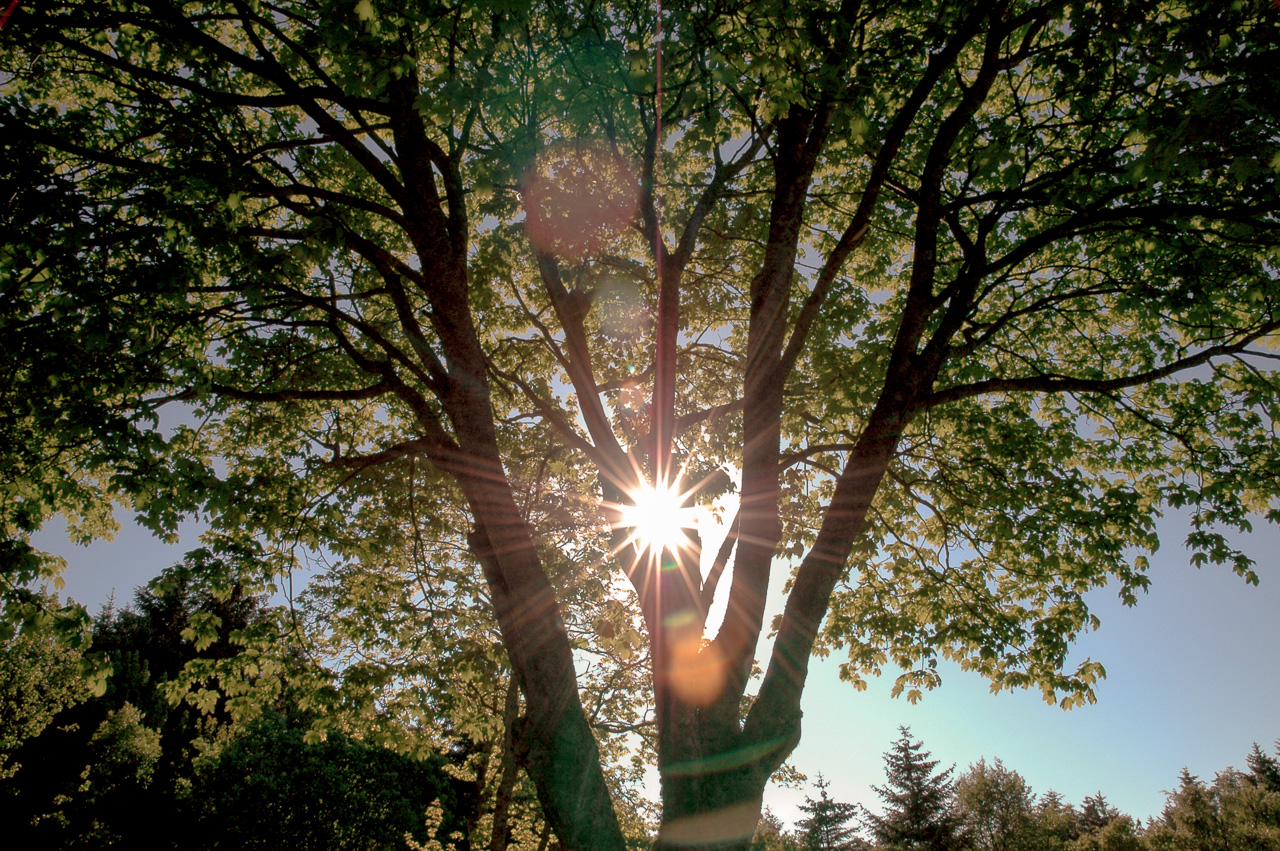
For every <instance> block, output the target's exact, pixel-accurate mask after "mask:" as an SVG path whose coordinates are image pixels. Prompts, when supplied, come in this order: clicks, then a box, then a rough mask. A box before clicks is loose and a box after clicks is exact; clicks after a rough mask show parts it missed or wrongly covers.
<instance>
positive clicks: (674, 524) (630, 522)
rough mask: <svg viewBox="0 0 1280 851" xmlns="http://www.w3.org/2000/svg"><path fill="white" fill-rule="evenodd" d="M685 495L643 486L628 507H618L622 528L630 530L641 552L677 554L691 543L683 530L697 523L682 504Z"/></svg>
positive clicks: (669, 487) (661, 488)
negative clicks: (619, 508)
mask: <svg viewBox="0 0 1280 851" xmlns="http://www.w3.org/2000/svg"><path fill="white" fill-rule="evenodd" d="M684 501H685V495H684V494H681V493H680V492H679V490H678V489H677V488H675V487H671V486H669V485H657V486H654V485H647V484H646V485H642V486H641V487H639V488H637V489H636V490H635V491H633V492H632V493H631V502H632V504H631V505H624V506H622V508H621V514H622V523H621V525H622V526H624V527H627V528H630V529H633V530H634V531H633V532H632V535H631V539H632V540H633V542H634V543H635V545H636V546H637V547H639V548H640V549H641V550H642V551H643V550H648V551H649V552H651V553H654V554H655V555H660V554H661V553H662V552H664V551H669V552H673V553H674V552H677V551H679V550H680V549H681V548H684V547H687V546H688V545H689V543H690V539H689V536H688V534H686V533H685V529H692V528H693V527H694V526H695V525H696V523H697V516H696V511H695V509H693V508H690V507H687V506H685V505H684Z"/></svg>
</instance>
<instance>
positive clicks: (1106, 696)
mask: <svg viewBox="0 0 1280 851" xmlns="http://www.w3.org/2000/svg"><path fill="white" fill-rule="evenodd" d="M1258 525H1259V529H1258V531H1256V532H1255V533H1254V534H1253V535H1252V536H1250V537H1249V538H1248V539H1247V541H1246V543H1245V547H1246V551H1248V552H1249V553H1250V554H1251V555H1252V556H1253V557H1254V558H1255V559H1257V561H1258V574H1259V576H1260V577H1261V585H1260V586H1259V587H1253V586H1247V585H1246V584H1245V583H1244V581H1243V580H1242V579H1240V578H1239V577H1237V576H1235V575H1234V574H1233V573H1231V572H1230V570H1228V569H1226V568H1221V567H1218V568H1213V567H1206V568H1204V569H1201V570H1197V569H1195V568H1194V567H1191V566H1190V564H1189V559H1188V554H1187V551H1186V550H1185V549H1184V548H1183V547H1182V545H1181V544H1182V540H1183V539H1184V538H1185V537H1186V532H1187V526H1186V522H1185V519H1184V518H1180V517H1178V516H1173V515H1171V516H1170V517H1168V518H1166V519H1165V520H1164V521H1163V522H1162V523H1161V527H1160V532H1161V539H1162V541H1163V542H1164V545H1163V546H1162V548H1161V549H1160V551H1159V552H1158V553H1157V554H1156V555H1155V557H1153V558H1152V587H1151V591H1150V593H1149V594H1147V595H1146V596H1145V597H1141V598H1140V599H1139V601H1138V605H1137V606H1136V607H1135V608H1132V609H1128V608H1125V607H1124V606H1123V605H1121V604H1120V603H1119V601H1118V600H1117V599H1116V595H1115V592H1114V591H1113V590H1112V589H1110V588H1107V589H1103V590H1102V591H1100V592H1096V593H1095V595H1094V598H1093V603H1094V605H1095V606H1096V609H1095V611H1096V612H1097V613H1098V615H1099V617H1100V618H1101V619H1102V629H1101V630H1099V631H1098V632H1096V633H1092V634H1089V635H1087V636H1085V637H1084V639H1083V640H1082V641H1081V642H1080V643H1079V644H1078V645H1077V650H1076V658H1083V657H1084V656H1090V657H1092V658H1093V659H1095V660H1098V661H1101V662H1102V663H1103V664H1104V665H1105V666H1106V669H1107V675H1108V676H1107V679H1106V680H1105V681H1103V682H1102V683H1101V685H1100V687H1099V688H1098V702H1097V703H1096V704H1094V705H1092V706H1086V707H1084V708H1082V709H1075V710H1072V711H1070V712H1064V711H1062V710H1061V709H1058V708H1057V707H1055V706H1048V705H1046V704H1045V703H1044V702H1043V701H1042V700H1041V699H1040V697H1039V695H1038V693H1030V692H1018V693H1009V692H1004V693H1002V694H1000V695H994V696H993V695H991V694H989V692H988V688H987V685H986V682H985V681H984V680H982V679H981V678H980V677H978V676H976V675H972V674H965V673H962V672H960V671H959V670H958V669H956V668H954V667H953V668H944V669H943V685H942V686H941V687H940V688H939V689H936V690H934V691H932V692H928V693H926V695H925V698H924V700H923V701H921V702H920V703H918V704H917V705H915V706H911V705H910V704H908V703H907V702H906V700H892V699H890V698H889V696H888V693H889V688H890V686H891V685H892V679H891V677H886V678H884V679H882V680H880V681H879V682H876V681H872V683H871V685H870V687H869V688H868V690H867V691H865V692H861V693H859V692H856V691H854V690H853V688H852V687H851V686H849V685H848V684H847V683H842V682H840V681H839V678H838V676H837V674H836V665H837V664H838V662H839V661H840V660H839V659H838V658H835V657H832V658H829V659H826V660H814V663H813V665H812V667H811V670H810V676H809V684H808V687H807V689H806V692H805V699H804V731H803V736H802V739H801V742H800V745H799V747H798V748H797V750H796V752H795V754H794V755H793V757H792V763H793V764H794V765H795V766H796V768H798V769H799V770H800V771H801V772H803V773H805V774H806V775H808V777H809V778H810V780H811V781H812V780H814V779H816V778H817V775H818V773H822V774H823V775H824V776H825V777H826V778H827V780H828V781H830V783H831V788H830V791H829V794H831V795H832V797H834V798H836V799H838V800H844V801H850V802H858V803H865V804H866V805H868V806H871V807H876V806H877V805H878V803H879V800H878V798H876V796H875V793H874V792H873V791H872V790H871V785H872V784H882V783H883V782H884V773H883V759H882V755H883V753H884V751H885V750H887V749H888V748H889V746H890V744H891V743H892V742H893V741H894V740H896V739H897V737H898V732H897V728H898V726H899V725H907V726H909V727H910V728H911V732H912V734H913V735H914V736H915V737H917V738H919V739H922V740H923V741H924V743H925V747H926V748H927V749H928V750H930V751H932V753H933V756H934V758H935V759H938V760H940V761H941V763H942V765H941V766H940V767H946V766H950V765H951V764H953V763H954V764H955V765H956V767H957V769H956V770H957V773H959V772H961V771H963V770H965V768H967V767H968V766H969V764H971V763H972V762H975V761H976V760H978V759H979V758H984V757H985V758H986V759H987V760H989V761H990V760H992V759H994V758H996V757H999V758H1001V759H1002V760H1003V761H1004V763H1005V765H1006V766H1008V767H1009V768H1012V769H1014V770H1016V771H1018V772H1020V773H1021V774H1022V775H1023V777H1025V778H1026V779H1027V781H1028V783H1030V785H1031V787H1032V789H1033V790H1034V791H1035V792H1037V793H1041V792H1045V791H1047V790H1049V789H1055V790H1057V791H1058V792H1061V793H1062V794H1063V795H1064V796H1065V797H1066V799H1067V800H1068V801H1071V802H1072V803H1076V804H1078V803H1079V802H1080V801H1081V800H1082V799H1083V798H1084V797H1085V796H1086V795H1091V794H1093V793H1094V792H1096V791H1099V790H1100V791H1102V792H1103V794H1104V795H1105V796H1106V798H1107V800H1108V801H1109V802H1110V803H1111V804H1112V805H1114V806H1116V807H1118V808H1119V809H1120V810H1121V811H1123V812H1127V813H1129V814H1131V815H1134V816H1136V817H1138V818H1139V819H1146V818H1147V817H1148V816H1153V815H1158V814H1159V812H1160V810H1161V808H1162V806H1163V804H1164V791H1163V790H1167V789H1171V788H1173V787H1174V786H1176V785H1177V779H1178V772H1179V771H1180V770H1181V768H1182V767H1183V766H1186V767H1188V768H1189V769H1190V770H1191V772H1192V773H1193V774H1197V775H1199V776H1200V777H1202V778H1204V779H1206V780H1209V779H1212V777H1213V774H1214V772H1216V771H1219V770H1221V769H1223V768H1225V767H1227V766H1229V765H1235V766H1238V767H1243V765H1244V759H1245V755H1246V754H1247V753H1248V751H1249V746H1250V744H1251V743H1252V742H1254V741H1257V742H1258V743H1259V744H1260V745H1262V747H1263V748H1264V749H1266V750H1268V751H1271V750H1272V749H1273V743H1274V742H1275V740H1276V739H1278V738H1280V652H1278V651H1280V531H1278V530H1276V529H1275V528H1273V527H1265V528H1263V524H1262V523H1261V522H1259V524H1258ZM197 531H198V530H197V529H196V527H195V526H193V525H188V526H187V527H185V529H184V541H183V542H182V544H181V545H179V546H175V547H168V546H166V545H164V544H163V543H161V542H159V541H157V540H155V539H153V538H151V537H150V535H149V534H148V533H147V532H146V531H144V530H142V529H139V528H137V527H135V526H131V525H129V526H126V528H124V529H122V530H121V533H120V535H119V536H117V538H116V540H115V541H112V542H100V543H97V544H94V545H93V546H92V547H90V548H87V549H86V548H81V547H73V546H70V545H69V544H67V542H66V538H65V535H64V534H63V533H62V532H61V530H60V529H58V528H52V527H51V528H49V529H46V531H45V532H43V533H41V534H40V535H39V536H37V545H39V546H42V547H44V548H46V549H50V550H54V551H56V552H59V553H60V554H62V555H64V556H65V557H66V558H67V561H68V562H69V567H68V570H67V574H66V582H67V587H66V592H65V593H66V595H68V596H71V597H74V598H75V599H77V600H78V601H80V602H81V603H84V604H86V605H87V606H89V608H90V611H91V612H96V610H97V608H98V606H100V605H101V604H103V603H104V602H106V600H107V598H108V596H109V595H110V593H111V592H112V590H113V589H114V590H115V594H116V601H117V603H119V604H124V603H127V602H128V601H129V599H130V598H131V597H132V594H133V588H134V586H136V585H140V584H143V583H145V582H146V581H147V580H148V579H150V578H151V577H152V576H154V575H156V574H157V573H158V572H159V571H160V570H161V569H162V568H163V567H165V566H166V565H168V564H171V563H173V562H175V561H178V560H179V559H180V557H181V554H182V552H183V551H184V550H185V548H187V547H190V546H193V545H194V544H195V537H196V534H197ZM779 573H781V571H779ZM775 600H776V598H775ZM805 791H806V790H790V789H778V788H771V789H770V791H769V792H768V793H767V794H766V804H767V805H768V806H769V807H770V808H771V809H773V811H774V812H775V813H776V814H777V815H778V816H780V817H781V818H782V819H783V820H784V821H786V822H788V823H793V822H794V821H795V820H796V819H797V818H799V817H800V816H801V813H800V812H799V810H798V809H797V805H798V804H799V803H801V802H802V801H803V800H804V795H805ZM808 791H812V789H809V790H808Z"/></svg>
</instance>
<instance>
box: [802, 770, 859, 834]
mask: <svg viewBox="0 0 1280 851" xmlns="http://www.w3.org/2000/svg"><path fill="white" fill-rule="evenodd" d="M830 785H831V784H829V783H827V781H826V780H825V779H823V777H822V775H821V774H819V775H818V782H817V786H818V798H817V800H814V799H813V798H810V797H809V796H808V795H805V798H804V803H803V804H801V805H800V809H802V810H804V811H805V812H806V813H808V815H809V817H808V818H805V819H801V820H800V821H798V822H797V823H796V827H797V828H798V829H799V833H800V836H801V840H802V842H803V843H804V845H803V847H804V849H805V851H845V849H851V848H855V847H857V844H856V842H855V841H854V836H853V834H854V831H855V828H853V827H850V826H849V822H850V821H851V820H852V819H853V818H854V817H855V816H856V815H857V814H858V807H857V806H856V805H855V804H845V803H842V802H840V801H834V800H832V799H831V797H830V796H829V795H828V794H827V787H828V786H830Z"/></svg>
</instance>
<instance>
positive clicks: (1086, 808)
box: [1078, 790, 1120, 834]
mask: <svg viewBox="0 0 1280 851" xmlns="http://www.w3.org/2000/svg"><path fill="white" fill-rule="evenodd" d="M1119 815H1120V811H1119V810H1117V809H1116V808H1115V807H1113V806H1111V805H1110V804H1108V803H1107V799H1106V798H1105V797H1104V796H1103V794H1102V791H1101V790H1099V791H1098V792H1097V794H1095V795H1091V796H1089V797H1087V798H1085V799H1084V802H1083V803H1082V804H1081V805H1080V819H1079V822H1078V826H1079V830H1080V833H1081V834H1087V833H1093V832H1094V831H1095V830H1102V829H1103V828H1104V827H1106V826H1107V825H1108V824H1110V823H1111V820H1112V819H1115V818H1118V817H1119Z"/></svg>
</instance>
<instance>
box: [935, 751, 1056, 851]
mask: <svg viewBox="0 0 1280 851" xmlns="http://www.w3.org/2000/svg"><path fill="white" fill-rule="evenodd" d="M1034 798H1035V796H1034V795H1032V794H1031V787H1029V786H1028V785H1027V782H1026V780H1024V779H1023V778H1022V775H1020V774H1018V772H1016V771H1013V770H1011V769H1008V768H1005V767H1004V764H1003V763H1002V762H1001V761H1000V760H999V759H998V758H997V759H996V761H995V762H994V763H993V764H991V765H987V762H986V760H981V759H980V760H978V761H977V762H976V763H974V764H973V765H971V766H970V767H969V770H968V771H967V772H965V773H964V774H962V775H960V777H958V778H957V779H956V784H955V809H956V814H957V815H958V816H959V818H960V822H961V824H962V825H963V826H964V833H965V836H967V837H968V838H969V841H970V842H971V843H972V846H973V847H974V848H975V849H979V851H1012V849H1036V848H1039V847H1040V846H1039V843H1040V837H1039V835H1038V832H1037V831H1036V829H1035V828H1036V818H1035V804H1034Z"/></svg>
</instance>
